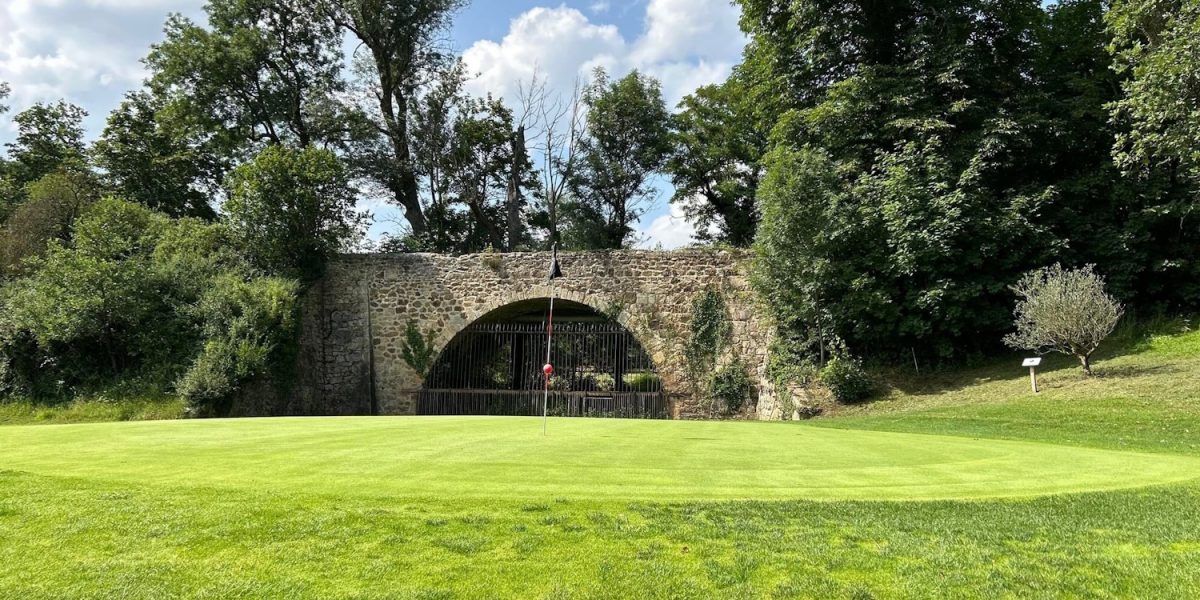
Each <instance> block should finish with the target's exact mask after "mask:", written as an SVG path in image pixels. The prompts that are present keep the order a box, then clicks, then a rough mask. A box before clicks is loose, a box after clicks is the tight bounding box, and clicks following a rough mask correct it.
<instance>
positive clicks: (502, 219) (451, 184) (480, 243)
mask: <svg viewBox="0 0 1200 600" xmlns="http://www.w3.org/2000/svg"><path fill="white" fill-rule="evenodd" d="M465 80H466V76H465V72H464V71H463V69H462V67H461V65H457V66H455V67H454V68H451V69H448V70H446V71H445V72H443V73H442V74H441V75H440V76H439V78H438V80H437V82H436V83H435V84H434V85H432V86H430V87H429V89H427V90H426V91H425V93H424V94H423V95H422V96H421V98H420V99H419V101H418V103H417V106H416V107H415V108H414V110H413V116H412V120H413V124H412V143H413V161H414V164H415V165H416V173H417V176H418V180H419V181H420V182H421V183H422V188H423V192H424V194H423V196H422V198H421V203H422V211H423V213H424V216H425V220H426V222H427V224H428V227H427V228H426V230H425V232H424V233H421V234H411V235H408V236H406V237H404V238H402V243H403V247H404V248H407V249H410V250H424V251H433V252H455V253H459V252H478V251H481V250H483V249H484V248H487V247H491V248H493V249H495V250H499V251H511V250H516V249H518V248H522V247H526V246H528V244H529V243H530V241H531V235H530V232H529V227H528V219H527V217H526V215H527V208H528V207H527V199H526V196H525V193H524V192H525V191H528V190H530V189H535V188H536V186H537V181H536V179H535V177H534V172H533V165H532V163H531V161H530V160H529V155H528V153H527V151H526V149H525V148H524V146H523V144H522V143H521V142H520V141H519V140H520V137H521V136H522V130H521V128H520V127H519V126H517V125H516V124H515V119H514V117H513V114H512V111H511V110H510V109H509V108H507V107H506V106H505V105H504V104H503V103H502V102H501V101H499V100H498V99H495V98H491V97H488V98H470V97H468V96H467V94H466V93H465V92H464V91H463V89H462V87H463V83H464V82H465Z"/></svg>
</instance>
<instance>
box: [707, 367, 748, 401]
mask: <svg viewBox="0 0 1200 600" xmlns="http://www.w3.org/2000/svg"><path fill="white" fill-rule="evenodd" d="M753 387H754V386H753V385H752V384H751V383H750V377H749V376H748V375H747V374H746V365H745V363H742V362H741V361H735V362H733V363H732V364H729V365H726V366H724V367H721V368H719V369H717V370H716V371H714V372H713V374H712V378H711V379H710V380H709V383H708V389H709V393H710V394H712V402H713V405H714V408H716V407H720V408H721V410H722V411H723V412H724V413H725V414H736V413H737V412H738V411H740V410H742V406H744V405H745V404H746V400H747V399H748V398H750V394H751V393H752V392H753V391H754V390H753Z"/></svg>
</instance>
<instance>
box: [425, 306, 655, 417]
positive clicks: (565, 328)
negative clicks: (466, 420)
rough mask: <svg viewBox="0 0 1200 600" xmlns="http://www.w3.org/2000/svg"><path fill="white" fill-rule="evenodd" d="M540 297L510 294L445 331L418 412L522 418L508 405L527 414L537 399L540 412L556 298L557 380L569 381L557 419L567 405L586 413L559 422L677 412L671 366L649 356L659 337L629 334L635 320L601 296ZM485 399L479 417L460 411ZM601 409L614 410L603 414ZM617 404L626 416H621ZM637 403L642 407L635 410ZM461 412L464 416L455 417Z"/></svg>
mask: <svg viewBox="0 0 1200 600" xmlns="http://www.w3.org/2000/svg"><path fill="white" fill-rule="evenodd" d="M546 289H547V290H549V288H546ZM541 291H542V290H541V289H530V290H524V291H521V292H515V293H511V294H507V295H505V296H504V297H503V298H501V299H498V300H496V301H493V302H488V303H485V304H482V305H479V306H477V307H475V308H474V309H473V310H471V311H469V313H468V314H470V317H469V318H467V319H463V320H461V321H459V320H455V322H454V323H453V326H447V327H445V328H443V330H442V331H441V332H440V333H439V334H438V335H437V338H436V340H435V344H434V345H433V348H435V349H436V351H435V352H434V353H433V354H434V359H433V360H432V361H431V362H430V368H429V370H428V371H427V372H426V373H423V374H422V375H421V378H420V379H421V383H420V386H419V391H418V392H417V414H493V415H496V414H527V413H521V412H507V411H506V410H504V409H503V408H501V405H503V407H506V408H511V409H513V410H517V408H516V407H515V406H514V405H512V404H509V403H510V402H523V403H524V404H520V407H521V408H520V410H525V409H528V401H529V400H530V399H536V400H537V401H538V402H537V404H538V405H539V406H540V403H541V399H542V389H543V388H542V378H541V375H540V372H541V366H542V364H543V362H544V358H543V357H544V353H545V352H546V345H545V340H546V336H545V325H546V324H545V319H544V317H545V314H546V311H547V309H548V307H549V303H550V300H551V297H552V296H551V295H550V294H551V293H553V298H554V301H555V315H556V316H555V324H556V326H555V331H556V335H555V336H554V339H555V342H556V343H555V350H554V352H556V353H559V354H556V356H555V359H552V362H554V364H555V366H556V367H558V371H557V372H556V374H555V375H556V377H563V378H564V379H563V380H562V381H563V382H564V386H565V387H564V388H562V389H560V390H558V392H557V393H552V394H551V398H552V401H551V412H552V414H554V408H555V403H556V402H560V401H561V402H562V406H563V407H566V406H568V405H569V404H570V401H571V400H569V399H573V400H574V401H575V402H577V403H578V406H576V408H579V407H580V406H583V407H584V408H582V409H580V410H581V411H582V412H579V411H575V410H565V409H564V412H562V413H560V414H570V415H573V416H579V415H583V414H588V415H597V414H608V415H619V416H627V417H648V416H658V417H659V418H662V417H667V416H670V415H671V414H673V413H672V411H671V410H670V408H671V407H670V406H669V404H668V398H669V394H668V391H669V390H667V389H666V387H665V385H666V384H665V381H666V378H665V377H663V368H664V365H663V364H662V361H661V360H656V359H655V358H654V357H653V356H652V355H651V352H650V350H649V348H648V345H649V344H650V343H652V340H653V338H647V336H646V335H645V333H644V332H643V333H641V334H639V333H638V332H637V331H634V329H633V327H631V325H636V323H638V322H639V321H638V320H637V319H634V318H630V317H629V313H628V312H625V311H622V312H621V313H620V314H616V315H613V314H610V313H607V312H606V311H605V310H604V309H603V308H602V305H599V302H598V301H597V300H596V298H595V297H592V298H591V300H590V301H589V297H588V295H587V294H580V293H578V292H574V291H571V290H565V291H563V293H556V292H557V291H558V290H552V291H550V292H548V293H546V294H545V295H543V294H542V293H541ZM557 360H562V361H563V362H562V363H559V362H557ZM597 374H607V375H609V376H611V378H610V379H608V381H609V384H608V385H609V386H611V387H596V380H595V379H593V377H594V376H596V375H597ZM639 374H641V375H642V376H639ZM645 375H650V376H651V379H649V380H647V379H646V378H645ZM634 378H636V379H634ZM568 382H569V383H568ZM534 396H536V398H533V397H534ZM480 398H485V399H486V402H483V409H482V410H487V411H490V412H472V411H471V410H470V409H465V408H463V407H464V406H466V405H468V404H477V401H478V400H479V399H480ZM600 404H605V405H607V406H608V407H609V408H607V409H604V410H599V409H597V407H598V405H600ZM618 405H619V406H622V407H624V408H619V409H618V408H615V407H617V406H618ZM634 405H636V408H630V407H631V406H634ZM587 407H591V409H588V408H587ZM459 410H462V411H464V412H454V411H459ZM447 411H450V412H447ZM614 411H615V412H614Z"/></svg>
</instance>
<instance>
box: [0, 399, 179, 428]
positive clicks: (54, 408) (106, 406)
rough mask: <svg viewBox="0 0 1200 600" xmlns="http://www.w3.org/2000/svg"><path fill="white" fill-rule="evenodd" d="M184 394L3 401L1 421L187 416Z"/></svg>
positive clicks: (29, 422)
mask: <svg viewBox="0 0 1200 600" xmlns="http://www.w3.org/2000/svg"><path fill="white" fill-rule="evenodd" d="M186 408H187V404H186V403H185V402H184V401H183V399H181V398H174V397H166V398H133V399H121V400H112V399H108V398H103V397H101V398H77V399H75V400H71V401H68V402H61V403H45V402H33V401H29V400H19V399H18V400H5V401H0V425H35V424H46V425H51V424H64V423H105V422H114V421H165V420H171V419H182V418H184V417H185V416H186V413H185V411H186Z"/></svg>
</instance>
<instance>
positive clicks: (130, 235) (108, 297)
mask: <svg viewBox="0 0 1200 600" xmlns="http://www.w3.org/2000/svg"><path fill="white" fill-rule="evenodd" d="M166 225H167V222H166V219H165V218H164V217H162V216H159V215H155V214H154V213H151V212H150V211H148V210H146V209H144V208H141V207H138V206H137V205H133V204H127V203H123V202H120V201H116V200H105V201H102V202H99V203H97V204H95V205H93V206H92V207H91V208H89V209H88V210H87V211H86V213H85V214H84V216H83V217H82V218H81V219H79V221H78V222H76V224H75V227H74V235H73V236H72V242H71V243H70V244H62V243H59V244H54V245H51V246H50V249H49V252H48V253H47V254H46V256H44V257H42V258H39V259H36V260H35V261H34V266H35V267H36V268H35V269H33V272H32V274H31V275H30V276H29V277H27V278H24V279H21V280H18V281H17V282H15V283H14V284H13V290H12V293H11V295H10V296H9V298H8V301H7V303H6V306H5V308H6V309H7V310H8V311H9V313H10V314H9V318H10V319H11V326H12V327H14V328H16V329H19V330H22V331H25V332H28V334H29V336H30V337H31V338H32V340H33V341H34V342H35V343H36V345H37V348H39V349H40V353H42V354H44V355H46V356H47V357H50V358H51V359H52V360H53V361H54V362H57V363H58V364H54V365H53V367H51V368H52V369H53V368H56V367H60V368H64V369H67V370H68V371H72V370H73V371H75V372H74V373H71V377H69V379H80V378H85V377H86V376H87V374H94V373H96V372H98V371H99V370H101V369H103V370H105V371H107V373H109V374H110V375H115V374H117V373H119V372H120V371H121V370H124V369H126V368H129V367H131V366H134V365H135V364H139V363H141V361H142V360H143V359H146V358H149V357H153V356H155V354H154V353H155V352H162V349H159V348H154V347H153V344H152V343H149V342H150V341H151V340H153V339H154V338H155V337H156V336H155V333H161V331H162V330H161V329H159V327H167V329H170V327H169V326H168V325H167V324H166V323H165V322H160V323H158V324H155V323H154V322H153V319H151V318H150V315H151V314H154V313H158V312H159V311H158V310H157V306H158V303H159V301H160V300H159V295H158V294H157V293H156V289H157V286H156V285H155V282H154V278H153V276H152V275H151V271H152V270H151V267H150V256H151V252H152V250H153V247H154V243H155V240H156V239H157V237H158V236H159V234H160V233H161V231H162V229H163V227H165V226H166ZM52 364H53V363H52Z"/></svg>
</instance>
